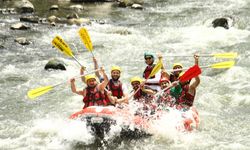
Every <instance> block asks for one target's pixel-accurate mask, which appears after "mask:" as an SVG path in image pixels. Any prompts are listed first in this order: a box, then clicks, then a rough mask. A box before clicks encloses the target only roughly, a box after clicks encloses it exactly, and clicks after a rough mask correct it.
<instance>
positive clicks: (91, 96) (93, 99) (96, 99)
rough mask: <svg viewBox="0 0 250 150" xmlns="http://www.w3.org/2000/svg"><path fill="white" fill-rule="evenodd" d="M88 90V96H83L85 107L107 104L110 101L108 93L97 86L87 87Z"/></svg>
mask: <svg viewBox="0 0 250 150" xmlns="http://www.w3.org/2000/svg"><path fill="white" fill-rule="evenodd" d="M85 90H86V96H85V97H84V98H83V102H84V107H83V108H86V107H89V106H107V105H108V104H109V103H110V101H109V99H108V98H107V95H106V94H105V92H104V93H102V92H101V91H100V90H98V89H97V86H96V87H94V88H93V87H87V88H85Z"/></svg>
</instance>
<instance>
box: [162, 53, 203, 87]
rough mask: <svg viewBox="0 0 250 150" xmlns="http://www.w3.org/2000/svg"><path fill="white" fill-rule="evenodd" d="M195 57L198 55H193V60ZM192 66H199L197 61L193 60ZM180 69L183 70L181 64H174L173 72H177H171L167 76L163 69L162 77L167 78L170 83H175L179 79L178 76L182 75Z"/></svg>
mask: <svg viewBox="0 0 250 150" xmlns="http://www.w3.org/2000/svg"><path fill="white" fill-rule="evenodd" d="M195 57H198V55H196V54H194V58H195ZM194 64H195V65H199V63H198V60H197V59H195V62H194ZM182 69H183V65H182V64H181V63H174V64H173V70H177V71H172V72H171V73H170V74H168V73H167V71H166V69H163V70H162V76H164V77H167V78H168V79H169V80H170V82H174V81H177V80H178V79H179V76H180V74H181V73H183V71H182Z"/></svg>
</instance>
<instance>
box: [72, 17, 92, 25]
mask: <svg viewBox="0 0 250 150" xmlns="http://www.w3.org/2000/svg"><path fill="white" fill-rule="evenodd" d="M90 23H91V22H90V19H88V18H79V19H75V20H74V24H76V25H82V24H90Z"/></svg>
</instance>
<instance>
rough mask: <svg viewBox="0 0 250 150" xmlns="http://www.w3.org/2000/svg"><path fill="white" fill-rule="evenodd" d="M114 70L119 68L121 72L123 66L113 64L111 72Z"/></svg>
mask: <svg viewBox="0 0 250 150" xmlns="http://www.w3.org/2000/svg"><path fill="white" fill-rule="evenodd" d="M114 70H118V71H120V72H121V68H120V67H119V66H112V67H111V72H112V71H114Z"/></svg>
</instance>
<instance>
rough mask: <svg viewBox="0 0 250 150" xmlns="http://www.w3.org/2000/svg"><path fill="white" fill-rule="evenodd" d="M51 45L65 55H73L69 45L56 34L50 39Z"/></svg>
mask: <svg viewBox="0 0 250 150" xmlns="http://www.w3.org/2000/svg"><path fill="white" fill-rule="evenodd" d="M52 45H54V46H55V47H56V48H57V49H59V50H60V51H61V52H63V53H64V54H65V55H67V56H70V57H73V53H72V50H71V49H70V47H69V46H68V44H66V43H65V42H64V41H63V39H62V38H61V37H59V36H56V37H55V38H54V39H53V40H52Z"/></svg>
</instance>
